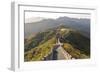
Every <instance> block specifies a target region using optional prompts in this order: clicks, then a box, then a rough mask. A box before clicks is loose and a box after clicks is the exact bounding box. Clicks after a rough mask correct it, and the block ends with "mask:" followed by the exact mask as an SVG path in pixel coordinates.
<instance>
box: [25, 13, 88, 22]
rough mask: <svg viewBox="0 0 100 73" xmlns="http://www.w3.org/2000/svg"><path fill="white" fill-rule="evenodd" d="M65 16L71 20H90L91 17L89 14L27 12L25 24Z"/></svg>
mask: <svg viewBox="0 0 100 73" xmlns="http://www.w3.org/2000/svg"><path fill="white" fill-rule="evenodd" d="M64 16H67V17H71V18H90V15H88V14H67V13H66V14H65V13H44V12H25V23H30V22H37V21H41V20H43V19H49V18H51V19H56V18H59V17H64Z"/></svg>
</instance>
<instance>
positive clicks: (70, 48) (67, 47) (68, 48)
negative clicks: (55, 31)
mask: <svg viewBox="0 0 100 73" xmlns="http://www.w3.org/2000/svg"><path fill="white" fill-rule="evenodd" d="M62 47H63V48H64V49H65V50H66V51H67V52H68V53H69V54H70V55H71V56H72V57H73V58H76V59H86V58H89V56H87V55H85V54H84V53H82V52H81V51H80V50H78V49H75V48H73V46H72V45H71V44H69V43H64V44H63V46H62Z"/></svg>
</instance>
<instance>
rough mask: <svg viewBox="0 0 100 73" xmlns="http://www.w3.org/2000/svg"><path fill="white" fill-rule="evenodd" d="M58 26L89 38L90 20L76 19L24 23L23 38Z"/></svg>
mask: <svg viewBox="0 0 100 73" xmlns="http://www.w3.org/2000/svg"><path fill="white" fill-rule="evenodd" d="M60 24H62V25H64V26H67V27H69V28H72V29H75V30H78V31H80V32H81V33H82V34H83V35H84V36H86V37H88V38H90V19H77V18H69V17H59V18H57V19H43V20H41V21H39V22H34V23H25V38H26V37H29V36H30V35H32V34H36V33H38V32H40V31H45V30H47V29H49V28H54V27H57V26H59V25H60Z"/></svg>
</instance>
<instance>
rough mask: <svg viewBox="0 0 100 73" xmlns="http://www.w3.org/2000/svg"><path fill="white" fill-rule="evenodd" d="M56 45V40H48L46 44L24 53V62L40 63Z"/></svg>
mask: <svg viewBox="0 0 100 73" xmlns="http://www.w3.org/2000/svg"><path fill="white" fill-rule="evenodd" d="M55 43H56V38H55V37H53V38H52V39H50V40H48V41H47V42H45V43H43V44H40V45H39V46H37V47H35V48H32V49H31V50H30V51H28V52H25V54H24V57H25V61H41V60H42V59H43V58H44V57H45V56H48V54H49V53H50V52H51V50H52V49H53V48H52V47H53V45H54V44H55Z"/></svg>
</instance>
